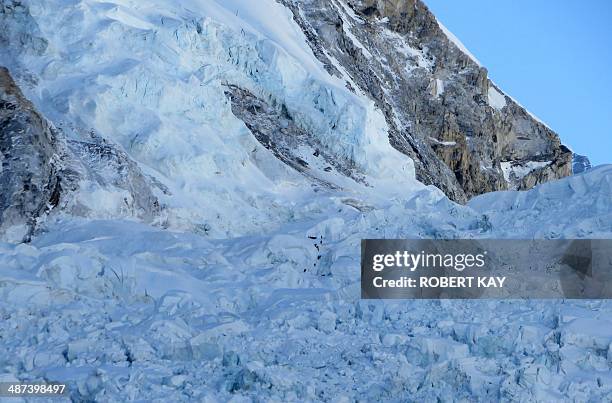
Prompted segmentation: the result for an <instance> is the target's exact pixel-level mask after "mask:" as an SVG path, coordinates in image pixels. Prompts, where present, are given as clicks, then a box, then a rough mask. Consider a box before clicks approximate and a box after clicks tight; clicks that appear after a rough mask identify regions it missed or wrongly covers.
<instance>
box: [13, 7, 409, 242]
mask: <svg viewBox="0 0 612 403" xmlns="http://www.w3.org/2000/svg"><path fill="white" fill-rule="evenodd" d="M9 3H11V2H9ZM263 9H265V10H266V11H265V12H263V11H261V10H263ZM10 13H13V15H11V14H10ZM17 14H19V16H20V17H19V19H20V20H27V21H28V24H19V25H17V26H11V25H7V26H8V28H10V29H11V30H14V31H17V32H15V33H13V34H12V36H9V40H8V50H9V51H10V52H11V58H10V60H12V61H13V69H12V70H13V71H14V72H15V73H14V74H15V75H17V76H18V81H20V82H21V84H22V85H23V90H24V92H25V93H26V94H27V95H28V96H29V97H30V98H31V99H32V100H33V101H34V103H35V104H36V105H37V106H38V107H39V109H40V110H41V111H42V113H44V114H45V116H47V117H48V118H50V119H51V120H52V121H53V122H54V123H55V124H56V126H57V127H58V128H59V129H61V130H62V131H63V132H64V133H65V135H66V136H68V137H69V138H74V139H76V140H81V139H82V138H83V136H86V137H88V136H89V132H90V129H92V128H93V131H94V132H95V133H96V134H97V135H99V136H101V137H103V138H106V139H108V140H109V141H111V142H113V143H115V144H118V145H119V146H120V147H121V148H122V149H123V150H125V151H126V152H127V153H129V155H131V156H132V157H133V158H134V159H136V160H137V161H138V162H139V163H140V164H141V166H142V168H143V170H144V171H145V172H147V173H148V174H150V175H152V176H154V177H155V178H156V179H157V180H159V181H160V182H161V183H163V184H164V185H165V186H166V187H167V188H168V190H169V192H168V193H169V194H171V195H172V197H166V196H167V194H160V193H159V192H158V194H157V196H158V197H159V198H160V200H161V201H162V203H163V204H164V205H166V207H167V209H166V210H165V211H166V213H165V214H167V215H165V216H164V217H163V219H162V221H165V225H166V226H171V227H174V228H180V229H187V230H191V231H203V232H207V233H209V234H211V235H213V236H228V235H235V234H241V233H248V232H252V231H258V230H260V229H262V228H271V227H272V226H274V225H277V224H278V223H279V222H283V221H284V220H287V219H288V218H289V217H292V216H294V215H296V214H298V215H299V214H301V213H300V211H299V210H300V209H302V208H304V207H303V206H300V204H302V200H303V199H307V198H308V197H304V192H306V193H309V192H312V191H313V190H314V191H317V190H318V189H316V188H315V189H311V185H310V182H309V181H305V180H304V178H303V177H302V176H301V175H296V174H295V172H294V171H293V170H292V169H290V168H288V167H286V166H283V164H280V163H279V162H278V161H277V159H276V158H275V157H274V154H273V153H272V152H270V151H266V149H265V147H264V146H262V144H261V143H260V142H258V141H257V139H256V137H255V136H253V135H252V133H251V132H250V131H249V129H248V128H247V127H246V125H245V124H244V123H243V122H242V121H241V120H240V119H239V118H237V117H236V114H234V113H233V111H232V104H231V102H230V100H229V99H228V96H227V95H226V94H225V93H226V91H227V89H228V87H227V86H228V85H230V84H231V85H233V86H237V87H239V88H241V89H244V90H245V91H248V92H250V93H252V94H253V95H254V96H255V97H258V98H260V99H261V100H263V101H264V102H266V103H267V104H269V105H271V108H273V109H274V110H276V111H278V112H279V113H280V112H283V113H285V114H286V116H287V118H288V119H290V120H291V121H293V122H295V124H296V125H297V126H298V127H299V128H301V129H302V130H304V133H305V134H306V135H307V136H308V137H310V139H308V138H307V139H305V141H304V143H305V146H304V147H303V149H302V150H299V154H300V159H302V160H303V161H311V164H310V165H309V166H308V168H307V169H308V170H312V171H317V172H315V173H313V175H314V176H318V177H320V176H324V177H325V178H326V181H327V182H330V181H331V182H334V183H335V182H339V183H335V185H336V186H338V187H342V188H345V187H347V186H346V185H344V183H343V182H345V179H346V178H344V175H343V174H342V173H341V172H340V173H338V172H337V170H338V169H340V170H343V171H349V170H350V171H355V172H356V175H357V176H364V175H365V176H367V177H368V179H367V181H364V183H368V184H369V183H370V182H377V181H386V182H391V181H393V180H395V179H401V180H402V182H405V183H406V184H407V183H413V182H414V179H413V178H414V172H413V168H412V161H411V160H410V159H409V158H408V157H406V156H404V155H402V154H400V153H399V152H397V151H396V150H394V149H393V148H392V147H391V146H390V145H389V142H388V140H387V126H386V122H385V120H384V117H383V116H382V113H381V112H380V111H379V110H377V109H376V108H375V106H374V103H373V102H372V101H370V100H369V99H368V98H367V97H365V96H357V95H355V94H354V93H352V92H351V91H349V90H348V89H346V88H345V87H344V86H343V84H344V83H343V81H341V80H339V79H337V78H334V77H332V76H330V75H329V74H327V72H326V71H325V69H324V68H323V66H322V64H321V63H320V62H319V61H318V60H317V59H316V58H315V57H314V55H313V54H312V52H311V51H310V48H309V47H308V45H307V44H306V39H305V38H304V36H303V34H302V33H301V31H300V30H299V27H298V26H297V25H296V24H294V23H293V22H292V20H291V14H290V12H289V11H288V10H287V9H285V8H284V7H282V6H281V5H279V4H277V3H275V2H274V1H271V0H268V1H266V2H265V3H258V4H257V5H255V3H252V2H244V1H239V2H226V1H223V2H221V1H219V2H215V1H212V0H211V1H194V2H191V3H185V2H181V3H176V4H175V3H172V2H163V1H158V2H149V3H147V4H146V5H145V4H142V3H141V2H129V1H128V2H118V3H108V2H97V1H83V2H75V3H74V4H72V5H71V6H69V7H67V6H65V5H64V2H54V1H46V0H45V1H29V2H28V3H27V7H26V8H24V7H23V6H20V8H19V11H16V8H13V9H12V11H10V12H5V13H4V18H5V19H9V21H10V19H11V18H12V19H17V17H16V16H15V15H17ZM33 27H35V28H33ZM22 29H26V30H27V33H28V34H30V35H37V38H39V40H38V41H36V43H45V44H46V49H45V50H44V51H43V52H42V53H41V52H38V51H34V50H33V49H30V48H28V44H27V43H26V44H22V43H21V42H19V41H20V39H15V38H22V37H23V36H25V33H21V32H20V30H22ZM10 32H12V31H10ZM281 33H282V34H281ZM285 33H286V34H285ZM117 43H121V46H120V47H118V46H117ZM15 50H18V52H16V51H15ZM20 77H21V79H20ZM25 77H29V80H26V79H25ZM84 133H85V134H84ZM316 145H319V146H320V147H323V148H324V149H323V150H320V151H321V152H324V154H326V155H328V156H329V158H328V159H332V160H334V161H336V162H343V161H344V162H343V165H344V167H342V166H337V167H334V166H332V165H330V164H329V161H325V160H324V159H323V158H322V157H321V158H318V157H316V156H315V157H313V154H318V153H317V150H316V149H314V147H315V146H316ZM328 167H331V168H332V172H329V173H328V172H326V171H325V169H326V168H328ZM318 171H322V172H318ZM334 177H339V178H337V179H333V178H334ZM353 185H357V184H350V186H348V187H351V186H353ZM353 187H354V186H353ZM357 187H358V192H362V191H363V189H362V188H363V185H362V184H358V186H357ZM408 187H411V188H412V187H416V188H418V187H419V185H418V184H417V183H415V182H414V183H413V184H411V185H409V186H408ZM386 188H388V189H391V187H386ZM405 189H406V188H405V187H404V190H403V191H405ZM377 191H378V192H380V191H381V189H378V190H377ZM109 200H110V201H111V202H112V200H113V198H109ZM117 200H119V201H120V200H121V198H117ZM294 205H295V206H296V207H295V208H294V207H291V206H294ZM101 208H104V209H106V210H112V208H111V207H106V206H101ZM305 208H306V209H307V207H305ZM294 209H297V210H298V211H293V210H294ZM244 217H249V219H248V220H245V219H244Z"/></svg>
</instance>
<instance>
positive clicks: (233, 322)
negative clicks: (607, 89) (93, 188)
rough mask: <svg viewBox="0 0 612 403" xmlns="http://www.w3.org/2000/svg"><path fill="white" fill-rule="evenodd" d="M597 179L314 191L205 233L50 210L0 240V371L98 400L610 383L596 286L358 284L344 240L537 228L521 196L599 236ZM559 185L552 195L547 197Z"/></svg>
mask: <svg viewBox="0 0 612 403" xmlns="http://www.w3.org/2000/svg"><path fill="white" fill-rule="evenodd" d="M611 179H612V167H606V168H599V169H596V170H594V171H591V172H590V173H589V174H586V175H580V176H576V177H572V178H568V179H565V180H562V181H558V182H555V183H551V184H549V185H546V186H544V187H541V188H537V189H535V190H532V191H530V192H526V193H522V194H521V196H516V193H514V192H509V193H501V194H491V195H488V196H485V197H484V198H488V200H489V203H486V204H489V205H490V210H484V207H482V206H483V205H484V204H485V203H483V200H477V201H478V203H476V202H475V203H474V204H478V206H477V207H479V208H480V209H483V210H482V211H480V212H479V213H476V212H475V211H474V210H472V209H470V208H468V207H460V206H458V205H455V204H453V203H451V202H448V201H447V200H446V199H440V200H439V201H438V202H435V203H432V202H431V201H426V200H425V198H424V197H423V195H422V194H418V195H417V196H415V197H414V198H413V199H411V200H409V201H407V202H406V203H405V204H403V205H400V204H398V205H395V206H392V207H391V206H388V207H387V208H385V209H382V210H377V209H374V210H371V211H369V212H366V213H363V212H359V211H358V210H356V209H354V208H352V207H347V206H344V207H343V206H342V205H341V204H338V205H333V204H331V203H330V204H329V210H328V211H322V212H321V214H320V215H318V216H315V217H313V218H312V219H311V220H303V221H298V222H293V223H291V224H287V225H286V226H283V227H282V228H280V229H279V230H278V231H276V232H274V233H271V234H267V235H265V236H264V235H260V236H248V237H241V238H235V239H227V240H214V241H213V240H208V239H205V238H203V237H200V236H197V235H193V234H185V233H177V232H170V231H162V230H159V229H156V228H152V227H149V226H145V225H143V224H138V223H135V222H129V221H86V220H77V219H70V218H63V219H58V221H57V222H55V223H53V224H50V227H49V230H48V232H47V233H45V234H42V235H40V236H39V237H37V238H36V239H34V241H33V242H32V243H31V244H21V245H13V244H2V245H1V246H0V251H1V253H0V265H1V267H2V271H1V279H0V313H1V315H2V326H0V339H1V340H2V343H1V348H2V350H1V353H0V359H1V361H0V365H2V366H1V367H0V370H1V371H2V373H3V374H2V375H0V377H1V378H2V379H6V380H10V379H15V378H17V379H20V380H29V379H31V380H34V379H52V380H57V381H65V382H68V383H69V384H70V385H71V387H72V396H73V397H74V398H77V399H97V400H110V401H116V400H124V399H136V400H139V399H141V400H144V399H146V400H148V399H154V400H155V399H157V400H158V401H168V400H172V401H177V400H184V401H187V400H193V399H196V400H203V401H251V400H255V401H260V400H266V401H279V402H280V401H307V400H323V401H328V400H329V401H353V400H364V401H377V400H390V401H393V400H397V401H406V400H409V401H431V400H435V398H439V399H441V400H442V401H452V400H456V401H457V400H458V401H474V400H480V401H490V400H496V399H502V400H519V401H534V400H538V401H559V400H564V399H568V400H571V399H575V400H576V401H606V400H610V399H611V398H612V373H611V371H610V365H611V364H610V362H611V361H612V347H611V342H612V322H611V321H610V317H611V315H612V305H611V304H610V303H609V302H606V301H548V302H546V301H444V300H443V301H398V302H390V301H365V300H360V299H359V295H360V290H359V240H360V239H361V238H362V237H382V236H386V237H407V236H410V235H415V234H418V235H419V236H422V237H442V236H443V237H458V236H467V237H497V236H503V237H508V236H510V235H512V236H514V237H526V238H529V237H534V236H538V237H541V236H544V234H541V233H538V232H537V231H539V230H538V229H536V228H533V229H532V227H530V226H528V225H523V224H522V222H532V221H534V220H537V219H538V218H537V217H538V215H539V214H540V213H539V211H538V210H537V208H534V206H537V205H541V206H542V207H544V208H545V209H546V211H547V214H550V215H551V216H555V217H557V224H556V226H555V227H551V228H557V229H558V230H559V231H561V232H560V233H558V234H557V235H558V236H561V237H564V236H572V237H573V236H577V234H584V233H582V232H580V231H584V230H585V228H584V225H585V224H584V223H596V222H597V221H596V220H597V219H598V217H599V218H601V219H602V221H600V222H601V223H603V222H604V221H605V222H607V223H608V224H607V227H600V228H601V232H597V230H596V229H595V228H596V227H592V228H591V229H590V232H588V235H589V236H590V237H597V236H598V235H600V236H606V237H609V236H610V235H611V232H612V231H611V228H610V222H611V220H610V219H609V217H610V214H611V213H612V207H611V205H610V204H609V203H608V204H605V205H604V204H598V202H597V197H596V196H595V195H594V194H592V192H595V193H597V194H598V195H600V196H601V197H606V198H607V199H608V200H610V197H611V196H612V192H611V187H610V180H611ZM579 184H582V185H584V186H579ZM559 193H564V194H565V196H566V199H565V200H566V202H567V203H564V204H556V205H554V204H551V203H550V201H549V199H548V197H550V196H551V195H554V194H557V195H558V194H559ZM484 198H483V199H484ZM421 201H424V202H425V204H424V207H423V206H420V205H419V204H420V202H421ZM567 205H571V206H572V208H570V209H566V206H567ZM332 210H335V211H336V214H335V215H334V218H330V219H326V218H325V216H327V215H329V213H330V212H331V211H332ZM482 214H486V215H487V217H489V218H488V219H483V215H482ZM500 217H507V219H508V220H513V221H514V222H515V224H516V226H514V227H512V226H510V224H509V223H508V221H506V220H505V219H502V218H500ZM602 217H603V218H602ZM400 218H402V219H401V220H400ZM309 237H313V238H316V239H311V238H309ZM315 245H316V246H315Z"/></svg>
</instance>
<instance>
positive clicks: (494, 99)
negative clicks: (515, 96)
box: [488, 86, 506, 111]
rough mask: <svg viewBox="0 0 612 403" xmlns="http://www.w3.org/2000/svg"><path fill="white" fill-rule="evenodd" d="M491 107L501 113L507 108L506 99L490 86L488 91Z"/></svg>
mask: <svg viewBox="0 0 612 403" xmlns="http://www.w3.org/2000/svg"><path fill="white" fill-rule="evenodd" d="M488 98H489V105H490V106H491V107H493V108H495V109H497V110H499V111H501V110H502V109H503V108H504V107H505V106H506V97H505V95H504V94H502V93H501V92H499V91H498V90H497V89H496V88H495V87H493V86H489V91H488Z"/></svg>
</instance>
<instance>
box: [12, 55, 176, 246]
mask: <svg viewBox="0 0 612 403" xmlns="http://www.w3.org/2000/svg"><path fill="white" fill-rule="evenodd" d="M83 180H87V181H90V182H93V183H96V184H97V185H98V186H100V187H101V188H104V189H109V190H111V191H113V190H115V191H116V190H117V189H118V190H122V191H125V193H126V194H127V195H128V197H126V198H125V199H124V205H123V206H121V208H122V210H123V211H125V212H126V214H127V215H130V216H135V217H139V218H141V219H143V220H145V221H152V220H154V218H155V217H157V216H158V215H159V213H160V212H161V210H162V206H161V205H160V203H159V201H158V199H157V197H156V196H155V195H154V193H153V190H152V189H153V188H155V187H157V188H159V189H160V190H161V191H162V192H164V193H168V190H167V189H165V188H164V187H163V186H162V185H161V184H159V183H156V182H155V181H154V180H152V179H151V178H149V177H147V176H145V175H144V174H143V173H142V172H141V170H140V168H139V167H138V165H137V164H136V163H135V162H134V161H133V160H132V159H131V158H130V157H129V156H128V155H127V154H126V153H125V152H123V151H121V150H120V149H118V148H117V147H116V146H115V145H113V144H111V143H109V142H107V141H106V140H104V139H102V138H100V137H99V136H97V135H95V134H94V133H89V135H88V136H87V137H85V136H83V138H82V139H78V140H77V139H66V138H64V136H63V134H62V132H61V131H60V130H58V129H57V128H55V127H54V126H53V125H52V124H51V123H50V122H48V121H47V120H46V119H45V118H44V117H43V116H42V115H41V114H40V113H39V112H38V111H37V110H36V108H35V107H34V105H33V104H32V103H31V102H30V101H29V100H28V99H26V98H25V97H24V95H23V93H22V92H21V90H20V89H19V87H18V86H17V84H16V83H15V81H14V80H13V78H12V77H11V74H10V73H9V71H8V69H6V68H4V67H0V233H5V234H7V236H6V238H7V239H9V240H11V241H28V240H29V238H30V236H31V235H32V234H33V232H34V231H35V229H36V227H37V225H38V223H39V222H40V221H41V220H42V219H43V218H44V216H46V215H47V214H49V213H50V212H51V211H52V210H53V209H54V208H56V207H58V206H60V207H62V208H63V209H64V210H66V211H70V212H72V213H74V214H77V215H85V216H86V215H89V211H88V210H87V207H86V206H83V205H82V204H80V202H79V198H78V192H77V191H78V189H79V186H80V183H81V181H83Z"/></svg>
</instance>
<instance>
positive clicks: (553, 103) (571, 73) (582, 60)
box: [424, 0, 612, 165]
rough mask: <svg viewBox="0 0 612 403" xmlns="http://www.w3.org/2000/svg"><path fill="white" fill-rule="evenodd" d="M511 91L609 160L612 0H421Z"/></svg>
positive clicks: (573, 140) (598, 159)
mask: <svg viewBox="0 0 612 403" xmlns="http://www.w3.org/2000/svg"><path fill="white" fill-rule="evenodd" d="M424 1H425V3H426V4H427V6H428V7H429V8H430V10H432V11H433V13H434V14H435V15H436V16H437V18H438V19H439V20H440V22H442V23H443V24H444V25H445V26H446V27H447V28H448V29H449V30H450V31H452V32H453V33H454V34H455V35H456V36H457V37H458V38H459V39H460V40H461V42H463V44H464V45H466V47H467V48H468V49H469V50H470V51H471V52H472V53H473V54H474V55H475V56H476V57H477V58H478V59H479V60H480V62H481V63H482V64H483V65H484V66H485V67H486V68H487V69H488V70H489V76H490V77H491V79H492V80H493V81H495V83H496V84H498V85H499V86H500V87H501V88H502V89H503V90H504V91H505V92H506V93H508V95H511V96H512V97H513V98H515V99H516V100H517V101H518V102H519V103H520V104H522V105H523V106H525V108H527V109H528V110H529V111H530V112H532V113H533V114H534V115H536V116H538V117H539V118H540V119H541V120H543V121H544V122H546V123H547V124H548V125H549V126H550V127H551V128H552V129H553V130H555V131H556V132H557V133H559V136H560V137H561V141H562V142H563V143H564V144H566V145H568V146H569V147H570V148H572V149H573V150H574V151H575V152H577V153H579V154H584V155H587V156H588V157H589V158H590V159H591V162H592V163H593V164H594V165H598V164H603V163H612V0H585V1H575V0H461V1H457V0H424Z"/></svg>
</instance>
